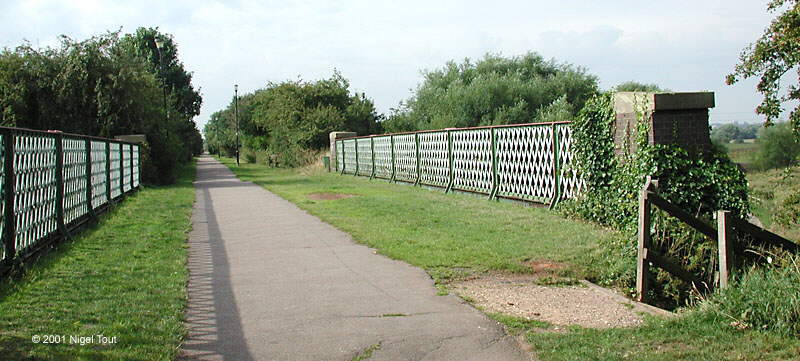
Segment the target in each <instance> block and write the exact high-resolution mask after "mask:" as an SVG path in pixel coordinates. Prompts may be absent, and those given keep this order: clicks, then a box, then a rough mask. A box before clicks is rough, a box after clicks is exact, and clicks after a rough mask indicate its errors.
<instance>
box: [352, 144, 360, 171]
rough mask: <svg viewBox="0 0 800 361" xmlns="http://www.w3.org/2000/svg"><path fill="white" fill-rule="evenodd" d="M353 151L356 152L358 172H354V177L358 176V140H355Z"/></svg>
mask: <svg viewBox="0 0 800 361" xmlns="http://www.w3.org/2000/svg"><path fill="white" fill-rule="evenodd" d="M353 149H354V150H355V152H356V171H355V172H353V177H355V176H357V175H358V168H359V167H358V138H356V139H353Z"/></svg>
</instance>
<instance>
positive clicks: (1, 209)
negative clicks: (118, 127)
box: [0, 127, 139, 269]
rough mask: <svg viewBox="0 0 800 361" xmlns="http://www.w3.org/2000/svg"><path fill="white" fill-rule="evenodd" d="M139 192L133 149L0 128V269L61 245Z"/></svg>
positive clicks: (114, 142)
mask: <svg viewBox="0 0 800 361" xmlns="http://www.w3.org/2000/svg"><path fill="white" fill-rule="evenodd" d="M138 186H139V146H138V145H136V144H131V143H126V142H121V141H117V140H111V139H104V138H95V137H87V136H81V135H75V134H66V133H61V132H43V131H35V130H28V129H19V128H3V127H0V238H1V239H2V245H3V247H2V249H0V266H1V267H0V268H4V269H5V268H6V267H7V266H9V265H10V264H12V263H13V260H15V259H24V258H26V257H28V256H30V255H31V254H33V253H35V252H36V251H38V250H40V249H42V248H43V247H44V246H46V245H48V244H50V243H52V242H54V241H56V240H59V239H64V237H65V236H66V235H67V234H68V233H69V232H71V231H73V230H75V229H77V228H78V227H79V226H80V225H82V224H83V223H85V222H86V221H87V220H89V219H92V218H94V217H95V216H96V215H97V213H99V212H101V211H104V210H105V209H106V206H107V205H108V204H109V202H110V201H114V200H117V199H119V198H120V197H121V196H122V195H123V194H124V193H127V192H130V191H133V190H134V189H136V188H137V187H138ZM9 210H12V211H10V212H9Z"/></svg>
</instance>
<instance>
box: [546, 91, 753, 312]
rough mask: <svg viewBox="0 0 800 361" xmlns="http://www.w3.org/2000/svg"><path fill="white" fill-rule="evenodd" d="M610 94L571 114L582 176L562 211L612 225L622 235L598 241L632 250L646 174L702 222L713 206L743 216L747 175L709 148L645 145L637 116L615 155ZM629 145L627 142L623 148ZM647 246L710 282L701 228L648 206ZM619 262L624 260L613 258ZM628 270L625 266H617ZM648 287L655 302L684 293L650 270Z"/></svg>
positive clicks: (674, 300)
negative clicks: (579, 189)
mask: <svg viewBox="0 0 800 361" xmlns="http://www.w3.org/2000/svg"><path fill="white" fill-rule="evenodd" d="M614 122H615V117H614V110H613V109H612V107H611V97H610V95H609V94H604V95H601V96H598V97H596V98H593V99H592V100H590V101H589V102H588V103H587V104H586V106H585V107H584V108H583V110H582V111H581V112H580V114H579V116H578V117H576V119H575V121H574V122H573V125H572V127H573V139H574V144H573V149H574V151H575V154H576V159H577V162H578V168H579V170H580V172H581V174H582V175H583V176H584V179H586V181H587V185H588V187H587V192H586V193H585V194H584V196H583V197H581V198H580V199H578V200H575V201H571V202H566V203H564V204H563V206H562V207H561V210H562V212H563V213H565V214H568V215H572V216H577V217H580V218H584V219H588V220H591V221H593V222H597V223H599V224H603V225H607V226H610V227H612V228H614V229H617V230H619V231H621V232H623V233H624V234H626V235H628V237H626V238H624V239H623V242H619V240H617V239H613V240H612V241H613V242H612V243H606V244H605V247H606V248H607V249H609V250H611V249H614V250H616V251H615V252H619V253H620V254H623V255H625V257H623V258H624V259H630V258H635V254H636V237H635V234H636V231H637V230H636V226H637V220H638V197H639V191H640V190H641V188H642V186H643V184H644V180H645V177H646V176H648V175H649V176H652V177H653V178H655V179H658V180H659V189H658V193H659V194H660V195H662V196H663V197H664V198H666V199H667V200H669V201H670V202H672V203H674V204H676V205H677V206H678V207H680V208H681V209H686V210H691V212H692V213H693V214H695V215H697V216H699V217H700V218H702V219H705V220H706V221H707V223H710V220H711V219H712V215H713V212H715V211H716V210H720V209H725V210H730V211H732V212H733V214H734V215H736V216H739V217H746V216H747V214H748V212H749V209H750V206H749V202H748V197H747V181H746V179H745V176H744V173H742V172H741V171H740V170H739V169H738V167H736V165H735V164H734V163H733V162H731V161H730V160H729V159H728V158H727V156H726V155H725V154H723V153H721V152H719V151H717V150H710V151H693V152H689V151H686V150H684V149H682V148H680V147H678V146H675V145H649V144H648V141H647V140H648V135H647V132H648V125H647V123H646V122H644V121H641V120H640V121H639V122H638V124H637V125H636V130H635V132H636V133H635V139H633V140H631V142H632V143H634V145H635V150H629V151H627V152H626V153H625V154H621V155H615V153H614V146H615V145H614V139H613V125H614ZM628 149H630V148H628ZM654 224H655V227H654V230H653V234H654V237H653V247H654V248H656V249H655V250H656V251H657V252H659V253H661V254H665V255H668V256H670V257H672V258H675V259H676V260H677V261H678V262H680V263H681V264H682V265H683V266H684V268H686V269H687V270H689V271H690V272H693V273H695V274H698V275H699V277H701V279H702V280H705V281H706V282H708V283H709V284H713V282H714V281H713V279H714V271H713V270H714V260H715V259H716V258H715V257H713V255H714V253H713V252H714V249H713V248H712V247H710V246H709V242H708V240H707V239H706V238H705V236H703V235H701V234H699V233H698V232H696V231H694V230H692V229H691V228H690V227H689V226H687V225H685V224H683V223H681V222H679V221H677V220H675V219H674V218H671V217H668V216H666V215H665V214H663V213H662V212H655V213H654ZM619 267H620V269H624V268H625V267H630V264H624V265H620V266H619ZM624 274H627V275H630V274H631V272H630V271H628V272H624ZM656 277H657V279H658V281H657V282H656V283H655V284H654V285H656V287H657V288H658V287H662V285H663V288H659V289H655V290H653V292H654V293H655V295H654V296H656V298H657V299H661V301H662V302H664V303H662V304H661V306H664V307H675V306H679V305H682V304H683V303H684V302H685V301H686V299H687V298H688V297H689V296H690V294H691V293H690V292H691V285H688V284H685V283H684V282H683V281H681V280H678V279H675V278H673V277H671V276H669V275H668V274H667V273H666V272H663V271H661V270H658V271H657V273H656ZM633 281H634V279H633V278H632V277H630V278H621V279H619V282H620V283H619V285H620V286H622V287H630V286H632V285H633Z"/></svg>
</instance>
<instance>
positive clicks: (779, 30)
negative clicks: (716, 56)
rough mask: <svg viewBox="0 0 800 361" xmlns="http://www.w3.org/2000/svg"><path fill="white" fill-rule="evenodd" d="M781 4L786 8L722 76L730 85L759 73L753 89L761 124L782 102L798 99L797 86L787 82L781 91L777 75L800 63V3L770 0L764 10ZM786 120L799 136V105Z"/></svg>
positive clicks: (777, 113)
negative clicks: (757, 94) (762, 117)
mask: <svg viewBox="0 0 800 361" xmlns="http://www.w3.org/2000/svg"><path fill="white" fill-rule="evenodd" d="M785 6H788V8H786V9H785V10H783V12H780V13H779V14H778V16H777V17H776V18H775V19H774V20H773V21H772V23H771V24H770V25H769V27H767V29H766V30H765V31H764V34H763V35H762V36H761V37H760V38H759V39H758V40H756V42H755V43H752V44H750V45H749V46H748V47H747V48H745V49H744V51H742V53H741V55H740V57H739V64H737V65H736V68H735V70H734V72H733V73H731V74H729V75H728V76H727V77H726V78H725V82H726V83H727V84H728V85H731V84H735V83H736V82H738V81H739V80H741V79H747V78H750V77H754V76H758V77H760V80H759V82H758V85H757V86H756V89H757V90H758V91H759V92H760V93H762V94H763V96H764V98H763V100H762V101H761V104H760V105H759V106H758V107H757V108H756V113H758V114H763V115H765V116H766V119H765V120H764V125H765V126H770V125H772V124H773V122H774V121H776V120H777V119H779V117H780V115H781V112H782V111H783V106H782V103H785V102H788V101H795V100H800V87H798V86H797V85H791V86H789V89H788V91H787V92H786V93H785V94H782V93H781V91H780V90H781V85H780V81H781V77H782V76H783V75H784V74H785V73H786V72H787V71H789V70H791V69H793V68H795V67H797V66H798V65H799V64H800V3H798V1H797V0H772V1H771V2H770V3H769V4H768V5H767V11H769V12H779V11H780V10H781V9H783V8H784V7H785ZM799 74H800V73H799ZM789 121H790V123H791V126H792V129H793V131H794V134H795V136H800V106H796V107H795V108H794V109H793V110H792V111H791V113H790V114H789Z"/></svg>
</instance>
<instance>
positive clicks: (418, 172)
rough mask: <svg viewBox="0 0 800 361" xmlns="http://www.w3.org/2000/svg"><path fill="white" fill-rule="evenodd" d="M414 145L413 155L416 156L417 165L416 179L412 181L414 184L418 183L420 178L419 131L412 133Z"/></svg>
mask: <svg viewBox="0 0 800 361" xmlns="http://www.w3.org/2000/svg"><path fill="white" fill-rule="evenodd" d="M414 147H415V148H414V151H415V153H414V154H415V155H414V157H415V158H416V161H415V163H416V166H417V180H415V181H414V185H419V184H420V179H422V172H420V164H419V133H414Z"/></svg>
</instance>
